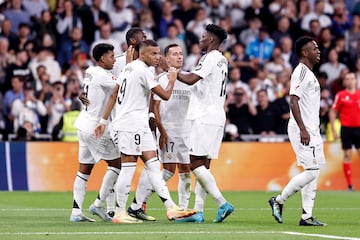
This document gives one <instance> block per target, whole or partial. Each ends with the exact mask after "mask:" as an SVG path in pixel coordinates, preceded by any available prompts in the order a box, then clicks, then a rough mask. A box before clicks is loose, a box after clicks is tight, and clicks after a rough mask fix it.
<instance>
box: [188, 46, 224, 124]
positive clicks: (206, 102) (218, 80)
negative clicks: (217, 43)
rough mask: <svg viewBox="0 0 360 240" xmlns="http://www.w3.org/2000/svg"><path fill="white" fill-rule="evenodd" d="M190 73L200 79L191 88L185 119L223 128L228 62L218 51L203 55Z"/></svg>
mask: <svg viewBox="0 0 360 240" xmlns="http://www.w3.org/2000/svg"><path fill="white" fill-rule="evenodd" d="M192 73H194V74H196V75H198V76H199V77H201V78H202V79H201V80H199V81H198V82H197V83H196V84H195V85H194V86H193V88H192V92H191V98H190V104H189V109H188V114H187V118H188V119H189V120H195V119H199V120H200V121H201V122H203V123H207V124H212V125H217V126H224V125H225V110H224V102H225V96H226V91H225V90H226V79H227V75H228V61H227V60H226V58H225V57H224V56H223V55H222V54H221V52H219V51H218V50H212V51H210V52H208V53H207V54H205V55H204V56H203V57H202V58H201V59H200V61H199V64H198V65H197V66H196V67H195V68H194V70H193V71H192Z"/></svg>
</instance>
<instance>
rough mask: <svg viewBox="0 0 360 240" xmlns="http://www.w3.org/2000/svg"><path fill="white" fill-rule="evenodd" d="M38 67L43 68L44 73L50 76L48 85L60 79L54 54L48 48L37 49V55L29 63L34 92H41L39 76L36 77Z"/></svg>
mask: <svg viewBox="0 0 360 240" xmlns="http://www.w3.org/2000/svg"><path fill="white" fill-rule="evenodd" d="M40 65H42V66H44V67H45V68H46V72H47V73H48V74H49V75H50V79H49V83H50V84H52V83H54V82H56V81H59V80H60V79H61V67H60V65H59V63H58V62H57V61H56V60H55V55H54V53H53V52H52V51H51V49H49V48H41V49H39V53H38V55H37V56H36V57H35V58H34V59H33V60H31V62H30V63H29V68H30V69H31V72H32V74H33V76H34V78H35V85H36V88H35V90H36V91H39V90H41V87H42V86H41V83H40V80H39V76H38V75H37V67H38V66H40Z"/></svg>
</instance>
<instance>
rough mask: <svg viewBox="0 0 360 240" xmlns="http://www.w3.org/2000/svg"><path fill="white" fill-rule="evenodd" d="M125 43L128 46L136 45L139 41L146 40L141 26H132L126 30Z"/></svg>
mask: <svg viewBox="0 0 360 240" xmlns="http://www.w3.org/2000/svg"><path fill="white" fill-rule="evenodd" d="M125 38H126V43H127V45H128V46H133V47H135V46H137V45H138V44H139V43H140V42H142V41H144V40H146V34H145V32H144V30H143V29H142V28H139V27H133V28H130V29H129V30H128V31H127V32H126V36H125Z"/></svg>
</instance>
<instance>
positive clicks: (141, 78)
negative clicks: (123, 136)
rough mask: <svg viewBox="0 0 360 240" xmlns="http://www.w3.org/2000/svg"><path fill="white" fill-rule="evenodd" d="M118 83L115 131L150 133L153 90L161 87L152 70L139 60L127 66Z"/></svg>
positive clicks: (114, 121)
mask: <svg viewBox="0 0 360 240" xmlns="http://www.w3.org/2000/svg"><path fill="white" fill-rule="evenodd" d="M117 81H118V84H119V85H120V88H119V92H118V97H117V100H116V104H117V105H118V106H117V107H116V117H115V119H114V120H113V130H115V131H128V132H133V131H137V130H144V131H150V128H149V121H148V120H149V117H148V116H149V104H150V95H151V89H153V88H154V87H156V86H157V85H159V83H158V82H156V81H155V80H154V73H153V71H152V68H150V67H149V66H148V65H146V64H145V63H144V62H143V61H141V60H139V59H137V60H135V61H132V62H131V63H129V64H127V65H126V66H125V68H124V69H123V70H122V71H121V73H120V76H119V78H118V80H117Z"/></svg>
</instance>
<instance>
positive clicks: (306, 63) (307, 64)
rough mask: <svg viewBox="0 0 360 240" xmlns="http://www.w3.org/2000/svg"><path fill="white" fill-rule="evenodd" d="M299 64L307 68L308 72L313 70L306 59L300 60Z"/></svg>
mask: <svg viewBox="0 0 360 240" xmlns="http://www.w3.org/2000/svg"><path fill="white" fill-rule="evenodd" d="M300 62H301V63H302V64H304V65H305V66H307V67H308V68H309V69H310V70H313V67H314V65H313V64H311V63H310V62H309V61H308V60H307V59H301V60H300Z"/></svg>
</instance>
